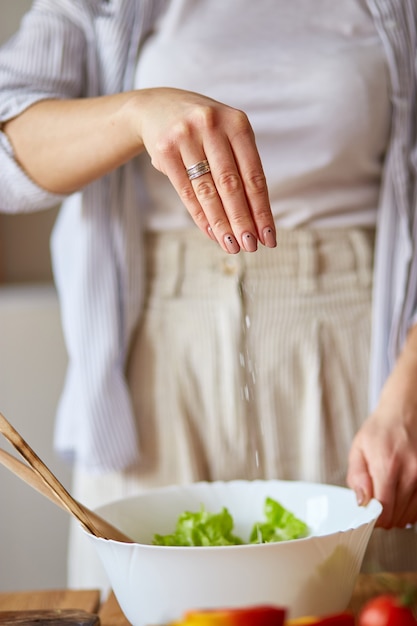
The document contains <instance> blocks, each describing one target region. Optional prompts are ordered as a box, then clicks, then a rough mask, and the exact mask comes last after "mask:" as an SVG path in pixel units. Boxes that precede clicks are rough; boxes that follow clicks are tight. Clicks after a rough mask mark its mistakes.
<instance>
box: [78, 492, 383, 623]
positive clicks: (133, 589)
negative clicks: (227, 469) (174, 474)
mask: <svg viewBox="0 0 417 626" xmlns="http://www.w3.org/2000/svg"><path fill="white" fill-rule="evenodd" d="M267 496H269V497H271V498H274V499H275V500H277V501H278V502H280V503H281V504H282V505H283V506H284V507H286V508H288V509H289V510H290V511H292V512H293V513H294V514H295V515H296V516H297V517H299V518H300V519H302V520H303V521H305V522H306V523H307V524H308V526H309V528H310V531H311V532H310V534H309V536H308V537H306V538H303V539H296V540H291V541H285V542H280V543H269V544H257V545H237V546H221V547H167V546H153V545H151V543H152V539H153V536H154V534H155V533H159V534H168V533H171V532H173V530H174V528H175V524H176V521H177V519H178V516H179V515H180V514H181V513H182V512H184V511H186V510H188V511H198V510H199V509H200V506H201V504H203V505H204V506H205V508H206V510H207V511H210V512H212V513H217V512H220V510H221V509H222V508H223V507H226V508H227V509H228V510H229V511H230V513H231V514H232V516H233V518H234V521H235V528H234V530H235V533H236V534H238V535H239V536H241V537H242V538H246V537H248V536H249V532H250V529H251V527H252V525H253V523H254V522H255V521H259V520H262V519H264V514H263V506H264V502H265V498H266V497H267ZM381 511H382V506H381V504H380V503H379V502H377V501H376V500H372V501H371V502H370V504H369V505H368V506H366V507H359V506H358V505H357V504H356V500H355V496H354V494H353V492H352V491H351V490H349V489H345V488H342V487H335V486H332V485H322V484H315V483H303V482H293V481H279V480H269V481H259V480H257V481H241V480H237V481H231V482H213V483H206V482H202V483H193V484H190V485H185V486H172V487H163V488H160V489H155V490H152V491H149V492H146V493H143V494H141V495H139V496H136V497H133V498H127V499H124V500H118V501H116V502H112V503H110V504H107V505H105V506H102V507H100V508H99V509H97V512H98V513H100V515H102V516H103V517H105V518H107V519H108V520H109V521H110V522H112V523H113V524H114V525H115V526H118V527H119V528H120V529H121V530H122V531H124V532H125V533H126V534H127V535H129V536H130V537H132V538H133V539H134V540H135V541H137V543H134V544H127V543H118V542H115V541H108V540H105V539H98V538H96V537H93V536H92V535H90V534H88V533H86V534H87V536H88V537H89V538H90V541H92V543H93V544H94V546H95V547H96V550H97V552H98V555H99V556H100V558H101V560H102V562H103V565H104V567H105V570H106V572H107V575H108V577H109V579H110V583H111V585H112V588H113V591H114V593H115V595H116V597H117V599H118V602H119V604H120V606H121V609H122V610H123V612H124V613H125V615H126V617H127V619H128V620H129V621H130V622H131V624H132V625H133V626H149V625H152V624H167V623H168V622H170V621H174V620H178V619H180V618H181V617H182V616H183V614H184V612H185V611H186V610H189V609H206V608H224V607H243V606H250V605H256V604H273V605H278V606H285V607H287V610H288V613H287V617H291V618H294V617H298V616H302V615H326V614H329V613H333V612H338V611H342V610H344V609H345V608H346V606H347V604H348V602H349V600H350V597H351V594H352V591H353V587H354V585H355V581H356V578H357V575H358V573H359V570H360V567H361V564H362V560H363V557H364V553H365V549H366V546H367V544H368V541H369V538H370V535H371V532H372V530H373V527H374V524H375V522H376V520H377V518H378V517H379V515H380V513H381Z"/></svg>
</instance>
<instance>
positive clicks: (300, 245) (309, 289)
mask: <svg viewBox="0 0 417 626" xmlns="http://www.w3.org/2000/svg"><path fill="white" fill-rule="evenodd" d="M373 241H374V233H373V232H372V231H367V230H360V229H358V230H318V231H315V230H304V229H303V230H293V231H283V232H279V233H278V246H277V248H276V249H274V250H271V249H267V248H263V247H261V248H260V249H259V250H258V252H256V253H255V254H249V253H243V252H241V253H239V254H238V255H234V256H230V255H227V254H225V253H224V252H222V251H221V250H220V248H219V247H218V246H216V245H215V244H214V243H213V242H211V241H210V240H206V239H205V238H204V236H203V235H201V233H199V232H198V231H194V230H193V231H186V232H179V233H169V234H161V235H149V236H148V241H147V264H148V265H147V266H148V289H147V295H146V308H145V312H144V315H143V318H142V320H141V323H140V326H139V327H138V330H137V335H136V337H135V340H134V342H133V345H132V350H131V356H130V360H129V367H128V372H127V375H128V380H129V385H130V389H131V393H132V398H133V403H134V408H135V412H136V415H137V418H138V433H139V438H140V443H141V449H142V463H141V465H140V466H139V467H137V468H133V469H131V470H130V471H129V472H125V473H115V474H110V475H105V476H99V477H97V476H86V475H84V474H83V473H82V472H79V471H77V470H76V471H75V478H74V493H75V495H76V496H77V497H78V498H79V499H80V500H82V501H84V502H85V503H86V504H88V505H89V506H97V505H99V504H101V503H103V502H105V501H109V500H112V499H116V498H119V497H124V496H127V495H131V494H134V493H137V492H139V491H141V490H144V489H149V488H152V487H156V486H160V485H164V484H172V483H181V482H188V481H195V480H216V479H224V480H228V479H234V478H247V479H251V478H257V477H261V478H280V479H299V480H308V481H318V482H326V483H333V484H339V485H344V484H345V476H346V469H347V457H348V451H349V447H350V443H351V441H352V438H353V435H354V433H355V432H356V430H357V429H358V427H359V425H360V424H361V422H362V420H363V419H364V418H365V417H366V414H367V385H368V361H369V344H370V309H371V290H372V261H373ZM378 534H379V535H382V536H380V537H376V538H375V540H373V543H374V544H375V547H374V548H372V547H371V549H370V551H369V554H368V556H367V558H366V561H365V567H367V568H368V569H369V568H371V569H375V570H378V569H384V570H389V569H397V568H407V569H415V568H416V566H417V538H416V535H415V534H414V530H410V531H409V532H408V531H395V532H392V533H391V532H387V531H379V533H378ZM83 540H84V537H82V536H81V533H80V531H79V530H78V529H77V528H73V529H72V534H71V545H70V558H69V584H70V585H71V586H76V587H81V586H88V587H91V586H93V587H96V586H101V587H103V588H105V585H106V582H105V579H104V578H102V574H101V572H100V566H99V565H98V563H97V561H96V558H95V555H94V554H92V553H91V551H90V549H89V546H88V547H87V546H86V545H85V542H84V541H83ZM381 542H382V543H381Z"/></svg>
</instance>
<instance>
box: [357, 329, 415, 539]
mask: <svg viewBox="0 0 417 626" xmlns="http://www.w3.org/2000/svg"><path fill="white" fill-rule="evenodd" d="M347 483H348V486H349V487H351V488H352V489H353V490H354V491H355V492H356V494H357V498H358V502H359V503H361V504H366V503H367V502H368V501H369V499H370V498H372V497H375V498H376V499H377V500H379V501H380V502H381V503H382V505H383V507H384V508H383V512H382V513H381V515H380V517H379V519H378V521H377V526H380V527H382V528H393V527H405V526H407V525H408V524H413V523H416V522H417V326H414V327H413V328H412V330H411V331H410V333H409V335H408V338H407V341H406V344H405V347H404V350H403V351H402V353H401V355H400V356H399V358H398V360H397V363H396V366H395V368H394V370H393V371H392V373H391V375H390V377H389V378H388V380H387V382H386V383H385V386H384V388H383V390H382V393H381V397H380V401H379V404H378V406H377V408H376V410H375V411H374V412H373V413H372V414H371V415H370V416H369V417H368V418H367V420H366V421H365V423H364V424H363V426H362V427H361V428H360V430H359V431H358V433H357V435H356V437H355V439H354V441H353V444H352V447H351V451H350V455H349V467H348V474H347Z"/></svg>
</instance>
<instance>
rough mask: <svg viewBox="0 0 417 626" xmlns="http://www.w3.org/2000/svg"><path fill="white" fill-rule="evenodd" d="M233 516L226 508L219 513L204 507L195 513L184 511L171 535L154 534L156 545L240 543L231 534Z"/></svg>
mask: <svg viewBox="0 0 417 626" xmlns="http://www.w3.org/2000/svg"><path fill="white" fill-rule="evenodd" d="M233 525H234V522H233V518H232V516H231V515H230V513H229V511H228V510H227V509H226V508H223V509H222V511H221V512H220V513H209V512H208V511H206V509H205V507H204V506H203V505H201V508H200V510H199V511H197V512H196V513H192V512H191V511H185V512H184V513H182V514H181V515H180V517H179V518H178V521H177V525H176V527H175V531H174V532H173V533H172V534H171V535H158V534H156V535H154V539H153V544H154V545H158V546H231V545H238V544H242V543H243V541H242V539H240V537H236V536H235V535H234V534H233V532H232V531H233Z"/></svg>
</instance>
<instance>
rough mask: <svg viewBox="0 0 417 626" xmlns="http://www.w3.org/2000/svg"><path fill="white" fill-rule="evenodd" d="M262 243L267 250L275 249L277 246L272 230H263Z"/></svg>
mask: <svg viewBox="0 0 417 626" xmlns="http://www.w3.org/2000/svg"><path fill="white" fill-rule="evenodd" d="M263 234H264V242H265V245H266V247H267V248H275V247H276V245H277V239H276V237H275V231H274V230H273V229H272V228H269V227H268V228H265V230H264V233H263Z"/></svg>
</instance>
